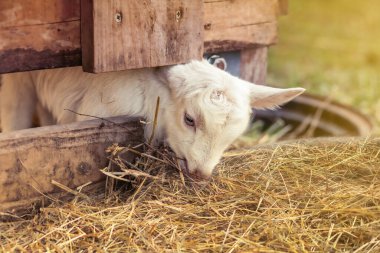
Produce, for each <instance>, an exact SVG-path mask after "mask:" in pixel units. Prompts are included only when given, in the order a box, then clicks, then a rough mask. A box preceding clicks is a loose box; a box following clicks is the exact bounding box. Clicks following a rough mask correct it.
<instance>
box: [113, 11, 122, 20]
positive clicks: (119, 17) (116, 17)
mask: <svg viewBox="0 0 380 253" xmlns="http://www.w3.org/2000/svg"><path fill="white" fill-rule="evenodd" d="M121 20H122V16H121V13H119V12H118V13H116V14H115V21H116V23H121Z"/></svg>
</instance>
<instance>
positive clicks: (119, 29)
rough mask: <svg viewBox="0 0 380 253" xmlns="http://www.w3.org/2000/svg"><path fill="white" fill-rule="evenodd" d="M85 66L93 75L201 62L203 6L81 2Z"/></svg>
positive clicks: (171, 1)
mask: <svg viewBox="0 0 380 253" xmlns="http://www.w3.org/2000/svg"><path fill="white" fill-rule="evenodd" d="M81 13H82V14H81V30H82V37H81V40H82V48H83V51H82V64H83V69H84V70H85V71H88V72H94V73H98V72H106V71H116V70H124V69H134V68H142V67H156V66H163V65H170V64H177V63H184V62H187V61H189V60H191V59H201V58H202V54H203V25H202V18H201V17H202V16H203V1H202V0H191V1H187V0H151V1H140V0H129V1H120V0H108V1H104V0H82V1H81Z"/></svg>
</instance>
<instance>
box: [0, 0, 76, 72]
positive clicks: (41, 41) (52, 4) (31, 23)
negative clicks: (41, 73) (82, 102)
mask: <svg viewBox="0 0 380 253" xmlns="http://www.w3.org/2000/svg"><path fill="white" fill-rule="evenodd" d="M79 14H80V13H79V0H33V1H32V0H1V1H0V38H1V39H0V73H8V72H15V71H23V70H34V69H42V68H57V67H66V66H76V65H81V50H80V30H79V24H80V17H79Z"/></svg>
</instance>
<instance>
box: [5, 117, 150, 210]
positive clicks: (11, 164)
mask: <svg viewBox="0 0 380 253" xmlns="http://www.w3.org/2000/svg"><path fill="white" fill-rule="evenodd" d="M111 120H112V122H115V123H116V124H117V125H115V124H112V123H109V122H106V121H103V120H90V121H82V122H76V123H72V124H67V125H57V126H49V127H41V128H34V129H26V130H20V131H15V132H11V133H2V134H0V212H5V211H11V209H12V208H15V207H17V203H19V202H18V201H20V200H28V199H33V198H38V197H41V196H42V193H43V194H45V195H49V194H52V193H55V192H59V191H62V190H60V189H59V188H57V187H56V186H54V184H52V180H55V181H57V182H59V183H60V184H62V185H65V186H67V187H69V188H71V189H75V187H77V186H80V185H83V184H85V183H87V182H99V181H101V180H103V179H104V178H105V177H104V175H103V174H102V173H101V172H100V171H99V170H100V169H102V168H104V167H105V166H107V164H108V159H107V154H106V152H105V149H106V148H107V147H108V146H110V145H112V144H113V143H120V145H132V146H133V145H137V144H140V143H142V141H143V130H142V127H141V124H140V123H139V121H138V120H137V119H128V118H125V117H115V118H111Z"/></svg>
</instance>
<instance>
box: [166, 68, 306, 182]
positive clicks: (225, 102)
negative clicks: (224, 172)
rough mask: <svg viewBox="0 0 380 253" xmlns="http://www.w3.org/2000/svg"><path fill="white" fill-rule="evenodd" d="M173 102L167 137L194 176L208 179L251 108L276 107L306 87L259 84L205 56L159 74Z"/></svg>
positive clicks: (244, 125)
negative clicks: (233, 73)
mask: <svg viewBox="0 0 380 253" xmlns="http://www.w3.org/2000/svg"><path fill="white" fill-rule="evenodd" d="M161 74H162V76H163V77H164V79H165V82H166V83H167V85H168V87H169V89H170V92H171V97H172V102H171V103H170V105H169V106H168V108H166V110H165V113H164V119H163V120H165V123H164V124H165V125H166V126H165V128H166V138H167V139H166V142H167V144H168V145H169V146H170V147H171V149H172V150H173V151H174V152H175V153H176V155H177V156H178V157H179V158H181V165H182V168H183V169H184V170H185V171H186V172H187V173H188V174H189V175H190V176H192V177H193V178H196V179H198V178H208V177H210V176H211V174H212V172H213V170H214V168H215V166H216V165H217V163H218V162H219V160H220V158H221V157H222V154H223V152H224V151H225V150H226V149H227V148H228V146H229V145H230V144H231V143H232V142H233V141H234V140H235V139H236V138H238V137H239V136H240V135H241V134H243V133H244V131H245V130H246V129H247V127H248V125H249V122H250V119H251V113H252V109H251V108H257V109H273V108H276V107H277V106H279V105H281V104H283V103H286V102H288V101H289V100H291V99H293V98H294V97H296V96H298V95H300V94H301V93H302V92H303V91H304V89H303V88H289V89H277V88H271V87H267V86H261V85H255V84H252V83H249V82H246V81H243V80H241V79H239V78H236V77H234V76H232V75H230V74H228V73H227V72H225V71H223V70H220V69H218V68H216V67H214V66H212V65H211V64H209V63H208V62H207V61H192V62H190V63H188V64H184V65H176V66H173V67H169V68H166V69H164V70H163V72H162V73H161Z"/></svg>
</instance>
